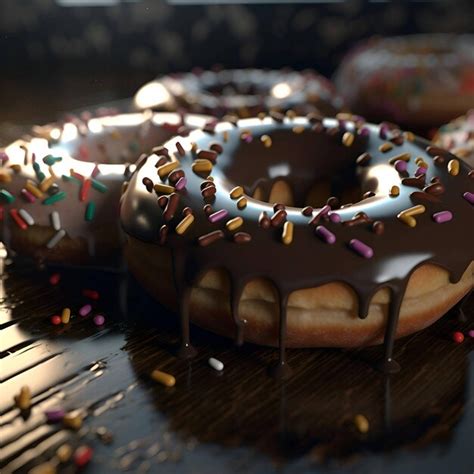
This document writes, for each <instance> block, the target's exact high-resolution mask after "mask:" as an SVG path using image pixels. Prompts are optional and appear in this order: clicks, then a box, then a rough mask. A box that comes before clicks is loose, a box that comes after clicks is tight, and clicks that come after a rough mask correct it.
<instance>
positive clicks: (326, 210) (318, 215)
mask: <svg viewBox="0 0 474 474" xmlns="http://www.w3.org/2000/svg"><path fill="white" fill-rule="evenodd" d="M330 212H331V206H329V205H328V204H326V205H325V206H323V207H322V208H321V209H319V211H318V212H317V213H316V214H315V215H314V216H313V217H312V218H311V220H310V221H309V222H308V224H309V225H316V224H318V223H319V221H320V220H321V218H322V217H324V216H326V215H328V214H329V213H330Z"/></svg>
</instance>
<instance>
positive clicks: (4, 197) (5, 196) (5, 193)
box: [0, 189, 15, 204]
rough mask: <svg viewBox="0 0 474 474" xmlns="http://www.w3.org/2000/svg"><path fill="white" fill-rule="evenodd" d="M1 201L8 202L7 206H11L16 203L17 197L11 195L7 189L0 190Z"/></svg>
mask: <svg viewBox="0 0 474 474" xmlns="http://www.w3.org/2000/svg"><path fill="white" fill-rule="evenodd" d="M0 199H1V200H3V201H4V202H6V203H7V204H11V203H12V202H14V201H15V196H13V194H11V193H9V192H8V191H7V190H6V189H0Z"/></svg>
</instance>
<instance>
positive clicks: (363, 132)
mask: <svg viewBox="0 0 474 474" xmlns="http://www.w3.org/2000/svg"><path fill="white" fill-rule="evenodd" d="M357 133H358V134H359V135H360V136H361V137H368V136H369V135H370V130H369V129H368V128H367V127H362V128H359V131H358V132H357Z"/></svg>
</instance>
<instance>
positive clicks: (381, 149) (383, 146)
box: [379, 142, 393, 153]
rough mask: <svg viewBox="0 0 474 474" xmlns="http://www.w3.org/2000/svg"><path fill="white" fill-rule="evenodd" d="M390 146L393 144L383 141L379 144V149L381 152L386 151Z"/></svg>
mask: <svg viewBox="0 0 474 474" xmlns="http://www.w3.org/2000/svg"><path fill="white" fill-rule="evenodd" d="M392 148H393V145H392V144H391V143H388V142H385V143H382V144H381V145H380V146H379V151H381V152H382V153H386V152H387V151H390V150H391V149H392Z"/></svg>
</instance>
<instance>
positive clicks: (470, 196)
mask: <svg viewBox="0 0 474 474" xmlns="http://www.w3.org/2000/svg"><path fill="white" fill-rule="evenodd" d="M462 197H463V198H464V199H465V200H466V201H467V202H469V203H470V204H474V193H470V192H469V191H466V192H465V193H464V194H463V195H462Z"/></svg>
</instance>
